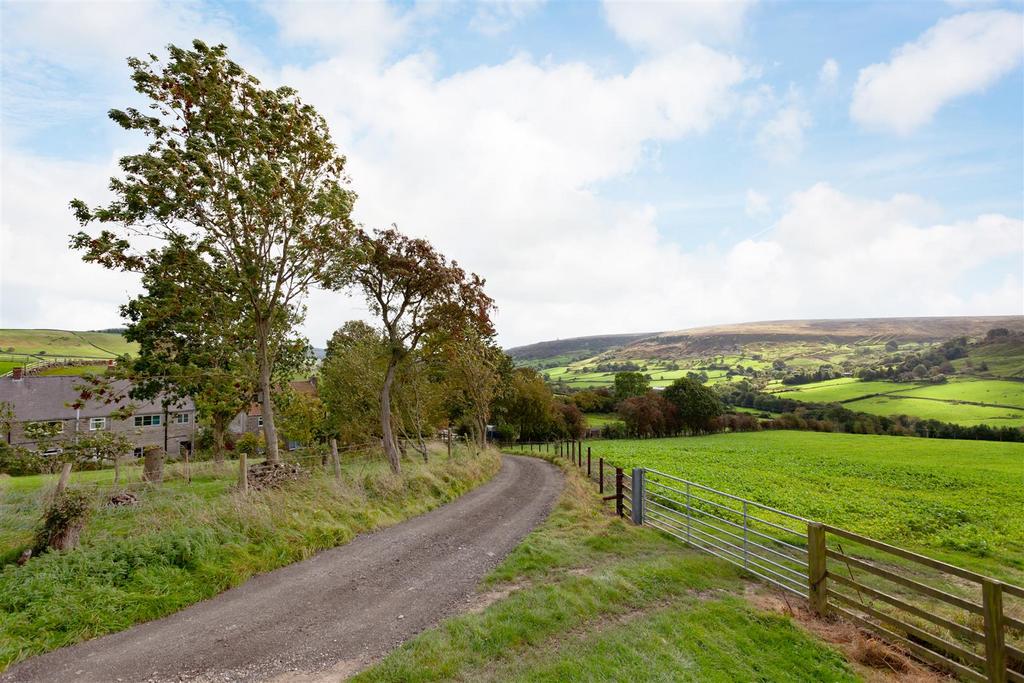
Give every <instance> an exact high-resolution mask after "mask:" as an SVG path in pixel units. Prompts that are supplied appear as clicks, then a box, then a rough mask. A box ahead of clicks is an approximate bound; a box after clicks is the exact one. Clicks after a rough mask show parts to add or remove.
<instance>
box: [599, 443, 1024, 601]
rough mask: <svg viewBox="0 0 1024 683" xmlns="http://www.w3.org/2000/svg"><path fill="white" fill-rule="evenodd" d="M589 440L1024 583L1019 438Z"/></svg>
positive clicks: (629, 460)
mask: <svg viewBox="0 0 1024 683" xmlns="http://www.w3.org/2000/svg"><path fill="white" fill-rule="evenodd" d="M591 447H592V449H593V453H594V455H595V456H598V455H600V456H603V457H605V458H607V459H611V460H612V461H614V462H615V463H617V464H619V465H622V466H625V467H632V466H645V467H650V468H652V469H658V470H661V471H664V472H667V473H669V474H673V475H675V476H679V477H682V478H685V479H689V480H691V481H695V482H698V483H700V484H704V485H707V486H711V487H713V488H717V489H719V490H722V491H725V492H727V493H731V494H733V495H737V496H741V497H744V498H749V499H751V500H755V501H757V502H760V503H762V504H765V505H770V506H772V507H776V508H779V509H781V510H785V511H788V512H791V513H794V514H797V515H801V516H805V517H808V518H811V519H816V520H819V521H823V522H826V523H829V524H834V525H836V526H840V527H844V528H847V529H850V530H852V531H855V532H859V533H862V534H865V535H867V536H871V537H873V538H877V539H879V540H882V541H886V542H889V543H894V544H896V545H900V546H903V547H906V548H910V549H913V550H917V551H919V552H923V553H925V554H928V555H930V556H932V557H936V558H938V559H942V560H945V561H947V562H952V563H954V564H958V565H960V566H964V567H967V568H970V569H975V570H976V571H980V572H983V573H987V574H990V575H993V576H996V577H999V578H1003V579H1005V580H1009V581H1012V582H1014V583H1017V584H1020V583H1021V582H1022V581H1024V444H1012V443H998V442H985V441H954V440H939V439H934V440H931V439H919V438H897V437H891V436H869V435H858V434H827V433H815V432H790V431H778V432H754V433H736V434H718V435H714V436H706V437H682V438H674V439H647V440H641V441H635V440H623V441H600V442H592V443H591Z"/></svg>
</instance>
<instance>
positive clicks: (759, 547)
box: [510, 441, 1024, 683]
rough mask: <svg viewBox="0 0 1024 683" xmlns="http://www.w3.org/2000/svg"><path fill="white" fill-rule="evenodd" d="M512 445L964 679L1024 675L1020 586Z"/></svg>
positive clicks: (588, 454) (648, 478)
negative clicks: (565, 467)
mask: <svg viewBox="0 0 1024 683" xmlns="http://www.w3.org/2000/svg"><path fill="white" fill-rule="evenodd" d="M510 449H511V450H512V451H513V452H519V453H530V452H537V453H550V454H553V455H555V456H559V457H563V458H566V459H569V460H570V461H571V462H572V463H573V464H574V465H576V466H577V467H578V468H579V469H580V470H581V471H582V472H584V473H585V474H586V476H587V477H588V478H590V479H592V480H594V481H595V482H596V483H597V484H598V487H599V491H600V493H602V494H603V497H604V498H605V500H609V501H614V502H615V506H616V511H617V513H618V514H619V515H621V516H628V517H629V518H630V519H631V520H632V521H633V522H634V523H636V524H640V525H644V526H650V527H652V528H655V529H657V530H659V531H661V532H663V533H665V534H667V535H668V536H670V537H672V538H674V539H676V540H678V541H681V542H683V543H685V544H687V545H689V546H690V547H693V548H696V549H698V550H701V551H703V552H707V553H710V554H712V555H715V556H716V557H719V558H721V559H723V560H725V561H726V562H729V563H731V564H733V565H735V566H737V567H738V568H740V569H741V570H743V572H745V573H747V574H749V575H751V576H753V577H755V578H757V579H760V580H762V581H764V582H766V583H768V584H770V585H772V586H774V587H776V588H778V589H780V590H782V591H785V592H786V593H788V594H792V595H796V596H799V597H802V598H806V600H807V604H808V606H809V608H810V610H811V611H812V612H813V613H815V614H816V615H818V616H820V617H829V618H833V617H839V618H842V619H845V620H846V621H848V622H850V623H852V624H854V625H856V626H858V627H859V628H861V629H863V630H864V631H866V632H868V633H870V634H872V635H873V636H875V637H878V638H880V639H882V640H884V641H886V642H888V643H890V644H891V645H895V646H897V647H899V648H901V649H902V650H904V651H905V652H907V653H908V654H910V655H912V656H914V657H916V658H917V659H918V660H920V661H923V662H925V663H927V664H929V665H931V666H933V667H935V668H937V669H939V670H942V671H944V672H946V673H949V674H952V675H953V676H956V677H958V678H960V679H962V680H970V681H994V682H997V683H1005V682H1011V683H1024V588H1021V587H1020V586H1016V585H1014V584H1011V583H1006V582H1003V581H999V580H996V579H993V578H991V577H988V576H984V575H982V574H979V573H977V572H973V571H970V570H967V569H964V568H962V567H958V566H956V565H952V564H948V563H946V562H941V561H939V560H936V559H934V558H930V557H927V556H925V555H921V554H918V553H915V552H912V551H909V550H906V549H903V548H899V547H897V546H893V545H890V544H887V543H883V542H881V541H878V540H875V539H872V538H869V537H866V536H863V535H860V534H857V533H854V532H852V531H848V530H846V529H841V528H839V527H835V526H831V525H828V524H823V523H821V522H817V521H814V520H810V519H807V518H804V517H801V516H799V515H794V514H792V513H789V512H786V511H784V510H779V509H776V508H773V507H769V506H767V505H763V504H761V503H758V502H756V501H753V500H748V499H745V498H741V497H739V496H735V495H732V494H730V493H727V492H724V491H719V490H717V489H714V488H711V487H709V486H705V485H703V484H700V483H697V482H693V481H688V480H685V479H682V478H680V477H677V476H674V475H671V474H668V473H665V472H661V471H658V470H653V469H647V468H639V467H637V468H626V467H624V466H623V465H622V464H621V463H619V464H616V463H611V462H609V461H607V460H605V459H604V458H602V457H596V458H595V457H594V455H593V453H592V451H591V447H590V446H585V445H584V444H583V443H581V442H571V441H563V442H555V443H551V444H545V443H533V444H530V443H526V444H514V445H512V446H511V447H510ZM595 463H596V464H595ZM609 473H610V475H611V476H610V477H609Z"/></svg>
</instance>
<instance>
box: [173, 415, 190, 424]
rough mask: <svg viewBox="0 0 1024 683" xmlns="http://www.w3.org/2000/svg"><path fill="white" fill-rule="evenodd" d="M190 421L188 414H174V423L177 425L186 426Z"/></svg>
mask: <svg viewBox="0 0 1024 683" xmlns="http://www.w3.org/2000/svg"><path fill="white" fill-rule="evenodd" d="M191 421H192V416H191V415H189V414H188V413H175V414H174V423H175V424H179V425H186V424H188V423H189V422H191Z"/></svg>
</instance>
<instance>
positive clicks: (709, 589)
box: [353, 463, 857, 683]
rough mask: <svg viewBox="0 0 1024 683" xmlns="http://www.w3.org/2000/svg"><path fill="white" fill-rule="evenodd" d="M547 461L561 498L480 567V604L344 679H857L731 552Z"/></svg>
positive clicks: (846, 664) (382, 680)
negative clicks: (759, 596) (493, 561)
mask: <svg viewBox="0 0 1024 683" xmlns="http://www.w3.org/2000/svg"><path fill="white" fill-rule="evenodd" d="M556 464H559V465H560V466H562V467H563V469H566V470H567V471H566V490H565V492H564V494H563V496H562V498H561V500H560V502H559V504H558V505H557V507H556V509H555V510H554V511H553V512H552V514H551V516H550V517H549V519H548V520H547V521H546V522H545V524H544V525H542V526H541V527H539V528H538V529H537V530H536V531H534V532H533V533H532V534H530V535H529V536H527V537H526V539H524V541H523V542H522V544H520V545H519V547H517V548H516V550H515V551H513V553H512V554H511V555H510V556H509V557H508V558H507V559H506V560H505V562H503V563H502V564H501V565H500V566H499V567H498V568H497V569H495V570H494V572H492V574H491V575H490V576H489V577H488V578H487V579H486V580H485V582H484V585H483V586H482V587H481V594H480V597H479V605H478V609H476V610H474V611H472V612H470V613H468V614H464V615H461V616H458V617H454V618H452V619H449V620H447V621H445V622H443V623H442V624H441V625H440V626H438V627H437V628H435V629H431V630H429V631H426V632H424V633H423V634H421V635H420V636H418V637H417V638H415V639H414V640H412V641H410V642H408V643H406V644H405V645H403V646H402V647H401V648H399V649H398V650H396V651H395V652H393V653H391V654H390V655H389V656H387V657H386V658H384V659H383V660H382V661H380V662H379V663H377V664H376V665H375V666H373V667H371V668H369V669H367V670H365V671H363V672H362V673H360V674H359V675H357V676H356V677H355V678H354V679H353V680H355V681H359V682H361V683H370V682H375V683H377V682H386V681H387V682H392V681H393V682H397V681H402V682H403V683H405V682H409V683H411V682H417V681H418V682H426V681H451V680H459V681H464V680H472V681H551V682H553V683H554V682H556V681H559V682H560V681H600V680H649V681H723V682H724V681H781V680H785V681H823V680H827V681H852V680H857V674H856V672H855V670H854V669H853V668H851V665H850V664H848V662H847V661H846V659H845V658H844V656H843V655H842V654H840V653H839V651H837V650H836V649H834V648H833V647H831V646H829V645H826V644H825V643H823V642H821V641H819V640H818V639H817V638H815V637H814V636H812V635H810V634H809V633H807V632H806V631H805V630H803V629H802V628H800V627H799V626H798V625H796V624H795V623H794V622H793V621H792V620H791V619H789V618H788V617H785V616H782V615H780V614H777V613H773V612H771V611H765V610H761V609H758V608H755V607H754V606H752V605H751V604H750V603H749V602H748V601H747V600H746V599H745V597H744V596H745V593H746V591H747V590H748V588H749V584H747V582H746V581H744V580H743V579H741V578H740V576H739V575H738V573H737V571H736V570H734V569H733V568H732V566H731V565H729V564H726V563H725V562H721V561H719V560H716V559H715V558H712V557H709V556H708V555H704V554H698V553H697V552H696V551H693V550H690V549H687V548H685V547H684V546H683V545H682V544H679V543H677V542H674V541H671V540H669V539H668V538H667V537H665V536H663V535H661V534H659V533H658V532H656V531H654V530H652V529H648V528H637V527H634V526H632V525H630V524H628V523H627V522H625V521H623V520H620V519H618V518H616V517H614V516H613V515H611V514H610V513H609V512H608V511H607V510H606V509H604V508H603V507H602V503H601V502H600V500H599V498H598V495H597V494H596V491H595V490H594V487H593V485H592V484H590V483H588V482H586V481H585V480H583V478H582V477H581V476H580V475H579V473H578V472H576V471H575V470H574V469H570V468H568V467H566V466H565V464H564V463H556Z"/></svg>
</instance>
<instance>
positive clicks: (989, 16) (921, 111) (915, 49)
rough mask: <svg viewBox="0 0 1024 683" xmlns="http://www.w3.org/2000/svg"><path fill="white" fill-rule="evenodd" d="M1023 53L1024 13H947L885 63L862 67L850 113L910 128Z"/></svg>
mask: <svg viewBox="0 0 1024 683" xmlns="http://www.w3.org/2000/svg"><path fill="white" fill-rule="evenodd" d="M1022 56H1024V15H1022V14H1018V13H1014V12H1006V11H985V12H968V13H965V14H959V15H956V16H954V17H950V18H949V19H943V20H942V21H940V22H938V23H937V24H936V25H935V26H933V27H931V28H930V29H928V30H927V31H926V32H925V33H924V34H923V35H922V36H921V37H920V38H918V40H916V41H915V42H912V43H907V44H906V45H903V46H902V47H901V48H899V49H898V50H896V52H895V53H894V54H893V57H892V59H891V60H890V61H889V62H886V63H880V64H872V65H871V66H869V67H867V68H864V69H861V71H860V75H859V77H858V79H857V85H856V87H855V89H854V93H853V102H852V104H851V105H850V116H851V117H853V119H854V120H855V121H857V122H858V123H860V124H863V125H865V126H868V127H872V128H884V129H889V130H893V131H895V132H898V133H904V134H906V133H909V132H911V131H913V130H914V129H915V128H918V127H920V126H922V125H924V124H925V123H928V122H929V121H930V120H931V119H932V117H933V116H934V115H935V113H936V112H937V111H938V110H939V109H940V108H941V107H942V106H943V105H945V104H946V103H948V102H949V101H951V100H954V99H956V98H958V97H963V96H965V95H969V94H972V93H977V92H980V91H982V90H984V89H985V88H987V87H989V86H990V85H992V84H993V83H995V82H996V81H997V80H999V79H1000V78H1002V77H1003V76H1005V75H1006V74H1008V73H1010V72H1011V71H1012V70H1013V69H1015V68H1017V67H1018V65H1019V64H1020V63H1021V58H1022Z"/></svg>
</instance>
